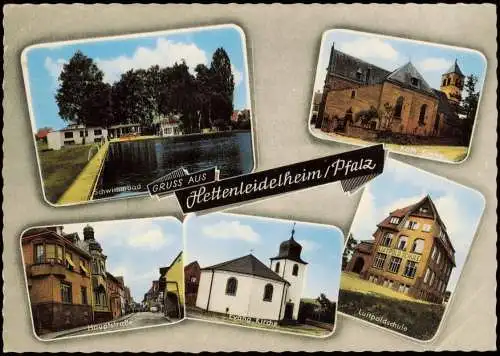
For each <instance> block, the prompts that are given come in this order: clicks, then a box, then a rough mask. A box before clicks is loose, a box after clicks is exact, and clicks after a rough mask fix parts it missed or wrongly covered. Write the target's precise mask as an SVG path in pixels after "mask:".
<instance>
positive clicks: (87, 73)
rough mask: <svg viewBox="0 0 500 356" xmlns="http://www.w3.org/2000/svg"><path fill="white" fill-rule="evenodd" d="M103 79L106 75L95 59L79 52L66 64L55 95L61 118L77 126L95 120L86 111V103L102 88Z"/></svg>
mask: <svg viewBox="0 0 500 356" xmlns="http://www.w3.org/2000/svg"><path fill="white" fill-rule="evenodd" d="M103 77H104V73H103V72H102V71H101V70H100V69H99V68H98V67H97V65H96V64H95V63H94V61H93V59H92V58H89V57H87V56H85V55H84V54H83V53H82V52H81V51H77V52H76V53H75V54H74V55H73V57H71V59H70V60H69V62H68V63H66V64H64V66H63V69H62V71H61V74H60V75H59V83H60V86H59V88H58V89H57V92H56V95H55V99H56V102H57V105H58V107H59V116H60V117H61V118H62V119H63V120H64V121H68V122H73V123H75V124H86V123H87V122H88V121H93V120H95V118H94V117H89V116H88V115H89V113H88V111H87V110H84V105H85V104H84V103H85V102H88V98H89V97H91V96H92V95H95V93H94V92H95V91H96V90H97V91H98V90H99V89H100V88H101V86H102V84H103V81H102V80H103Z"/></svg>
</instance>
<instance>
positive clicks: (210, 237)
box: [185, 213, 343, 301]
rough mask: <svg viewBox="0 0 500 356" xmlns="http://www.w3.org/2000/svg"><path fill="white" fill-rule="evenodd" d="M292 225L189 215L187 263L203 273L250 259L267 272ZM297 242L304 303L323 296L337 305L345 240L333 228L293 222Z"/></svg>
mask: <svg viewBox="0 0 500 356" xmlns="http://www.w3.org/2000/svg"><path fill="white" fill-rule="evenodd" d="M293 222H294V221H293V220H290V221H287V220H276V219H267V218H258V217H251V216H242V215H232V214H224V213H213V214H208V215H202V216H195V215H191V217H190V218H189V219H187V220H186V223H185V234H186V235H185V244H186V245H185V249H186V263H190V262H193V261H195V260H196V261H198V263H199V264H200V266H201V267H202V268H203V267H207V266H210V265H214V264H217V263H221V262H225V261H229V260H232V259H235V258H238V257H242V256H245V255H248V254H249V253H252V254H253V255H254V256H255V257H257V258H258V259H259V260H260V261H261V262H262V263H264V264H265V265H266V266H269V262H270V261H269V258H271V257H274V256H277V255H278V251H279V245H280V243H281V242H283V241H285V240H288V239H289V238H290V234H291V230H292V226H293ZM295 239H296V240H297V241H298V242H299V243H300V244H301V245H302V247H303V248H302V255H301V257H302V259H303V260H304V261H306V262H308V265H307V271H306V284H305V286H304V292H303V297H304V298H317V297H319V295H320V293H324V294H325V295H327V296H328V297H329V298H331V300H335V301H336V300H337V297H338V288H339V278H340V267H341V256H342V250H343V236H342V233H341V232H340V230H339V229H337V228H335V227H332V226H325V225H316V224H308V223H301V222H297V225H296V226H295Z"/></svg>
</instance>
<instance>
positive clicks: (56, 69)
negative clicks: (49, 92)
mask: <svg viewBox="0 0 500 356" xmlns="http://www.w3.org/2000/svg"><path fill="white" fill-rule="evenodd" d="M64 64H66V60H64V59H62V58H59V59H56V60H54V59H52V58H51V57H46V58H45V61H44V63H43V65H44V67H45V69H46V70H47V72H48V73H49V75H50V76H51V77H52V80H53V85H54V86H57V85H59V75H60V74H61V71H62V69H63V66H64Z"/></svg>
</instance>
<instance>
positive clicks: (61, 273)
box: [30, 262, 66, 278]
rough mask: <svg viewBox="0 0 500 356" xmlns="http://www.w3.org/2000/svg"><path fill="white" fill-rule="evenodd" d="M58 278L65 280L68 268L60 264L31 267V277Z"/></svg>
mask: <svg viewBox="0 0 500 356" xmlns="http://www.w3.org/2000/svg"><path fill="white" fill-rule="evenodd" d="M50 275H53V276H57V277H61V278H64V277H65V276H66V267H65V266H63V265H62V264H59V263H50V262H49V263H40V264H34V265H31V268H30V277H43V276H50Z"/></svg>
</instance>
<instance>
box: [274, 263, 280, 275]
mask: <svg viewBox="0 0 500 356" xmlns="http://www.w3.org/2000/svg"><path fill="white" fill-rule="evenodd" d="M274 272H276V273H280V263H279V262H276V266H275V267H274Z"/></svg>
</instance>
